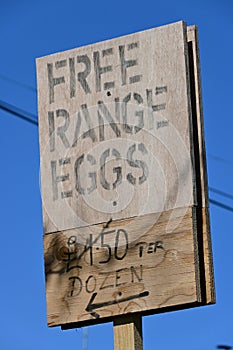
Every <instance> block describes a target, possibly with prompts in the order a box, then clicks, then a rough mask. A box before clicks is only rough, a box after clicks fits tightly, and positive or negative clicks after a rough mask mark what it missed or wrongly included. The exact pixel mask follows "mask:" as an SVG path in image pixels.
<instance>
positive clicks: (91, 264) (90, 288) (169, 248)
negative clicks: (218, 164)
mask: <svg viewBox="0 0 233 350" xmlns="http://www.w3.org/2000/svg"><path fill="white" fill-rule="evenodd" d="M192 213H193V210H192V208H181V209H177V210H173V211H169V212H163V213H162V214H161V215H160V216H159V215H158V216H155V215H152V214H151V215H146V216H145V217H138V218H132V219H128V220H121V221H114V222H108V223H105V224H102V225H100V224H99V225H94V226H91V227H87V228H80V229H76V230H69V231H65V232H59V233H53V234H49V235H46V236H45V237H44V249H45V271H46V294H47V314H48V325H49V326H56V325H67V324H69V323H75V324H77V325H76V326H78V324H79V323H80V324H82V326H83V325H84V324H85V322H87V324H88V322H91V321H92V320H95V323H98V322H101V321H102V319H104V320H108V319H112V317H115V316H119V315H124V314H128V313H129V314H130V313H138V312H142V313H146V312H147V311H148V310H152V311H153V310H154V311H155V312H158V311H159V310H162V309H163V308H169V307H171V308H172V307H174V306H177V307H178V308H179V306H180V305H182V307H185V305H189V304H192V303H199V302H200V303H201V296H200V294H199V289H198V288H197V286H198V285H199V284H200V281H199V274H198V273H197V269H196V261H197V256H196V254H197V252H196V251H195V248H194V247H195V242H194V235H193V217H192V215H193V214H192Z"/></svg>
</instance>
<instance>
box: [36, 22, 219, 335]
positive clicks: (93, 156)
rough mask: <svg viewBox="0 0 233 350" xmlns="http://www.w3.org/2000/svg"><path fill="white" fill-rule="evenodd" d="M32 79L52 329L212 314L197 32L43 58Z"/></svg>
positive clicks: (168, 32) (170, 28)
mask: <svg viewBox="0 0 233 350" xmlns="http://www.w3.org/2000/svg"><path fill="white" fill-rule="evenodd" d="M37 77H38V91H39V95H38V96H39V100H38V102H39V103H38V106H39V126H40V153H41V187H42V202H43V221H44V251H45V274H46V298H47V315H48V325H49V326H56V325H61V326H62V328H64V329H65V328H71V327H79V326H82V325H86V324H94V323H100V322H105V321H109V320H114V319H115V317H119V316H122V315H127V314H136V313H137V314H138V313H140V315H147V314H152V313H156V312H164V311H169V310H175V309H180V308H186V307H191V306H197V305H205V304H208V303H213V302H214V300H215V299H214V283H213V269H212V255H211V242H210V229H209V216H208V196H207V180H206V179H207V176H206V166H205V152H204V151H205V147H204V141H203V139H204V132H203V115H202V106H201V89H200V70H199V62H198V45H197V34H196V29H195V27H190V28H188V31H187V28H186V25H185V23H184V22H177V23H174V24H170V25H167V26H163V27H159V28H154V29H150V30H148V31H144V32H139V33H135V34H132V35H129V36H126V37H121V38H116V39H113V40H109V41H105V42H101V43H97V44H93V45H89V46H85V47H81V48H78V49H74V50H70V51H66V52H62V53H57V54H54V55H50V56H46V57H42V58H40V59H38V60H37Z"/></svg>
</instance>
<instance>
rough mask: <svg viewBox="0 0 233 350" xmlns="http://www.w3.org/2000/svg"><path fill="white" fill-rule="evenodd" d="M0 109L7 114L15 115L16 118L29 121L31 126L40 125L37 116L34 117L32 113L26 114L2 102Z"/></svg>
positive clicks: (0, 102)
mask: <svg viewBox="0 0 233 350" xmlns="http://www.w3.org/2000/svg"><path fill="white" fill-rule="evenodd" d="M0 109H2V110H3V111H5V112H8V113H11V114H13V115H15V116H16V117H18V118H21V119H23V120H25V121H27V122H28V123H31V124H34V125H38V121H37V117H36V115H34V114H32V113H30V112H26V111H24V110H23V109H20V108H18V107H15V106H13V105H11V104H9V103H7V102H4V101H1V100H0Z"/></svg>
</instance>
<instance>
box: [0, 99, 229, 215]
mask: <svg viewBox="0 0 233 350" xmlns="http://www.w3.org/2000/svg"><path fill="white" fill-rule="evenodd" d="M0 109H2V110H4V111H6V112H8V113H11V114H13V115H15V116H16V117H18V118H21V119H23V120H24V121H27V122H28V123H31V124H33V125H36V126H38V121H37V120H36V116H35V115H34V114H32V113H29V112H26V111H24V110H22V109H20V108H17V107H15V106H13V105H11V104H9V103H6V102H4V101H1V100H0ZM209 190H210V191H211V192H214V193H216V194H220V195H221V196H224V197H227V198H230V199H233V195H231V194H228V193H226V192H223V191H221V190H218V189H216V188H214V187H209ZM209 202H210V203H211V204H214V205H216V206H218V207H220V208H222V209H225V210H228V211H231V212H233V207H230V206H229V205H226V204H224V203H222V202H219V201H216V200H215V199H212V198H210V199H209Z"/></svg>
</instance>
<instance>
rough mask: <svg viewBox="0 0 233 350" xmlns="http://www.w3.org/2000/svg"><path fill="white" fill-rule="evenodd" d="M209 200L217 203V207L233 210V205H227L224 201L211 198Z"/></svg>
mask: <svg viewBox="0 0 233 350" xmlns="http://www.w3.org/2000/svg"><path fill="white" fill-rule="evenodd" d="M209 202H210V203H212V204H214V205H216V206H217V207H220V208H222V209H225V210H228V211H231V212H233V207H230V206H229V205H226V204H224V203H222V202H219V201H216V200H215V199H212V198H210V199H209Z"/></svg>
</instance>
